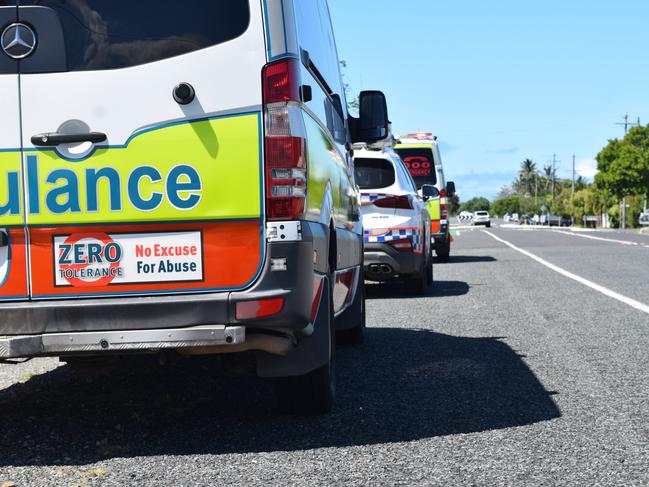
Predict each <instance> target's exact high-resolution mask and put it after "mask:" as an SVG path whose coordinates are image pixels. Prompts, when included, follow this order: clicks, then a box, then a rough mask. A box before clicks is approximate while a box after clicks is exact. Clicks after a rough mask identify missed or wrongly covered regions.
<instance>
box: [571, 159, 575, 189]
mask: <svg viewBox="0 0 649 487" xmlns="http://www.w3.org/2000/svg"><path fill="white" fill-rule="evenodd" d="M572 196H573V197H574V196H575V154H573V155H572Z"/></svg>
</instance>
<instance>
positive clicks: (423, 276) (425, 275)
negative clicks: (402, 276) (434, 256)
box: [406, 254, 432, 295]
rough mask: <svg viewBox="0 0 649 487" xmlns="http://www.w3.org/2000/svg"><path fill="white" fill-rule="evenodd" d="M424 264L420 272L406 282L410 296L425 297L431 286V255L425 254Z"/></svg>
mask: <svg viewBox="0 0 649 487" xmlns="http://www.w3.org/2000/svg"><path fill="white" fill-rule="evenodd" d="M422 257H423V262H422V264H421V267H420V268H419V272H417V273H416V274H414V275H413V276H412V277H410V278H409V279H408V280H407V281H406V290H407V291H408V292H409V293H410V294H418V295H423V294H425V293H426V290H427V289H428V287H429V286H430V283H431V281H432V265H431V263H430V254H429V255H426V254H423V255H422Z"/></svg>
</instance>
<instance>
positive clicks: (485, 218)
mask: <svg viewBox="0 0 649 487" xmlns="http://www.w3.org/2000/svg"><path fill="white" fill-rule="evenodd" d="M473 224H474V225H484V226H485V227H487V228H490V227H491V218H490V217H489V212H488V211H475V212H474V213H473Z"/></svg>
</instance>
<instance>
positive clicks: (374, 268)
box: [370, 264, 381, 274]
mask: <svg viewBox="0 0 649 487" xmlns="http://www.w3.org/2000/svg"><path fill="white" fill-rule="evenodd" d="M370 272H371V273H372V274H380V273H381V268H380V267H379V265H378V264H372V265H371V266H370Z"/></svg>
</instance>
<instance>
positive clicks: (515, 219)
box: [510, 213, 519, 223]
mask: <svg viewBox="0 0 649 487" xmlns="http://www.w3.org/2000/svg"><path fill="white" fill-rule="evenodd" d="M518 220H519V218H518V213H512V217H511V218H510V221H512V222H514V223H518Z"/></svg>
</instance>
